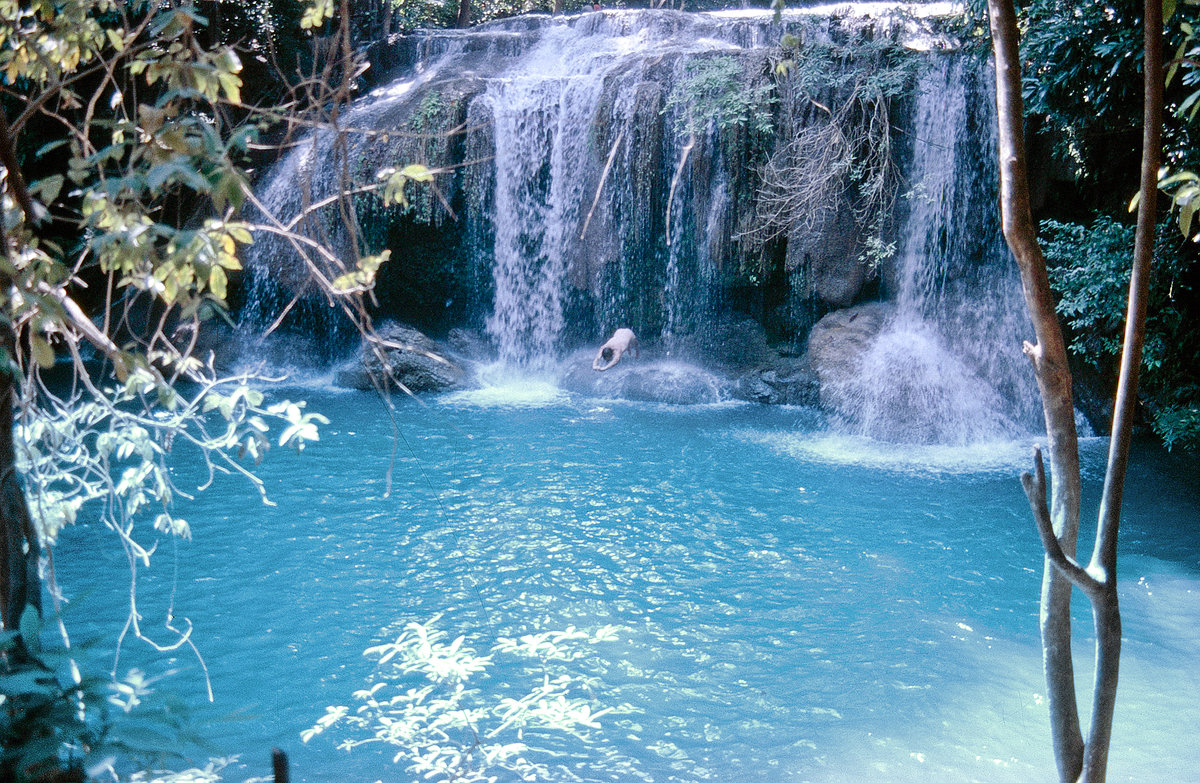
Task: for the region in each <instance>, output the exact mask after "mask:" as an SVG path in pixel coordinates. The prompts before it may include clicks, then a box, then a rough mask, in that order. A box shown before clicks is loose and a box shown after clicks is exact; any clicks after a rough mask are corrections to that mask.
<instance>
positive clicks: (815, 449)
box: [737, 430, 1033, 474]
mask: <svg viewBox="0 0 1200 783" xmlns="http://www.w3.org/2000/svg"><path fill="white" fill-rule="evenodd" d="M737 435H738V436H739V437H741V438H743V439H745V440H747V441H750V442H752V443H760V444H762V445H763V446H766V447H767V448H769V449H772V450H773V451H776V452H779V453H780V454H784V455H786V456H789V457H794V458H797V459H802V460H804V461H807V462H821V463H826V464H831V465H854V466H857V467H865V468H873V469H875V470H886V471H892V472H898V473H933V474H967V473H992V472H997V471H1006V472H1008V471H1013V472H1016V471H1023V470H1028V469H1029V466H1030V464H1031V462H1030V460H1031V457H1030V454H1031V448H1032V445H1033V440H1032V439H1030V440H994V441H984V442H980V443H974V444H971V445H968V446H944V445H914V444H907V443H906V444H899V443H886V442H883V441H877V440H873V439H871V438H866V437H862V436H858V435H841V434H832V433H788V432H763V431H745V430H744V431H742V432H739V433H737Z"/></svg>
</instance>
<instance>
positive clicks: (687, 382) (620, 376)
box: [559, 351, 730, 405]
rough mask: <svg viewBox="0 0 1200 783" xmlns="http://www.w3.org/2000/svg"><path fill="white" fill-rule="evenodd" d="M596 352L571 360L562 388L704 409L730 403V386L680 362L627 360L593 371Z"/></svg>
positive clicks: (572, 357)
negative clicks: (705, 406)
mask: <svg viewBox="0 0 1200 783" xmlns="http://www.w3.org/2000/svg"><path fill="white" fill-rule="evenodd" d="M592 356H593V354H592V352H591V351H579V352H576V353H575V354H574V355H572V356H571V357H570V358H569V359H568V360H567V366H568V367H569V369H568V370H567V374H566V375H565V376H563V378H562V380H561V381H559V385H560V386H562V388H564V389H566V390H568V391H572V392H575V393H576V394H583V395H585V396H588V397H599V398H604V399H620V400H634V401H637V402H662V403H667V404H670V405H700V404H704V403H713V402H720V401H721V400H725V399H728V398H729V396H730V394H729V382H728V381H727V380H726V379H725V378H724V377H722V376H720V375H717V374H715V373H712V372H709V371H708V370H705V369H703V368H700V367H696V366H694V365H691V364H685V363H683V362H676V361H644V360H643V361H639V360H637V359H625V360H622V361H621V363H620V364H618V365H617V366H616V367H614V368H613V369H611V370H607V371H605V372H597V371H596V370H593V369H592Z"/></svg>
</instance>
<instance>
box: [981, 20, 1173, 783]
mask: <svg viewBox="0 0 1200 783" xmlns="http://www.w3.org/2000/svg"><path fill="white" fill-rule="evenodd" d="M1145 6H1146V8H1145V14H1146V16H1145V19H1146V27H1145V112H1144V117H1143V121H1144V126H1143V137H1142V145H1143V146H1142V169H1141V183H1140V189H1139V194H1140V202H1139V208H1138V227H1137V235H1136V236H1137V239H1136V245H1135V248H1134V268H1133V273H1132V276H1131V279H1130V286H1129V304H1128V309H1127V311H1126V327H1125V342H1124V346H1123V349H1122V358H1121V374H1120V382H1119V385H1118V390H1117V397H1116V401H1115V405H1114V415H1113V429H1112V436H1111V438H1110V441H1109V454H1108V469H1107V471H1106V473H1105V478H1104V494H1103V498H1102V500H1101V505H1100V512H1099V518H1098V520H1097V527H1096V543H1095V548H1094V550H1093V552H1092V557H1091V560H1090V562H1089V563H1088V566H1087V568H1086V569H1085V568H1083V567H1082V566H1080V565H1079V564H1078V563H1077V562H1076V560H1075V546H1076V537H1077V534H1078V528H1079V494H1080V480H1079V449H1078V439H1077V436H1076V433H1075V416H1074V406H1073V404H1072V400H1071V375H1070V372H1069V370H1068V369H1067V365H1066V350H1065V347H1064V345H1063V340H1062V331H1061V329H1060V328H1059V325H1058V320H1057V318H1056V316H1055V312H1054V303H1053V299H1052V298H1051V295H1050V287H1049V284H1048V281H1047V276H1046V262H1045V258H1044V257H1043V256H1042V252H1041V248H1040V247H1039V246H1038V244H1037V239H1036V233H1035V230H1034V224H1033V218H1032V213H1031V210H1030V208H1029V186H1028V181H1027V177H1026V169H1025V144H1024V133H1023V127H1022V122H1023V117H1024V109H1023V107H1022V102H1021V72H1020V57H1019V53H1018V49H1017V40H1018V36H1017V23H1016V14H1015V12H1014V10H1013V6H1012V3H1011V0H988V11H989V15H990V19H991V31H992V42H993V46H994V48H995V53H996V105H997V114H998V117H999V123H1000V146H999V152H1000V209H1001V221H1002V223H1003V226H1004V237H1005V240H1006V241H1007V242H1008V245H1009V248H1010V249H1011V250H1012V252H1013V255H1014V256H1015V257H1016V259H1017V264H1018V266H1019V267H1020V269H1021V281H1022V286H1023V288H1024V291H1025V299H1026V304H1027V305H1028V307H1029V313H1030V317H1031V319H1032V321H1033V324H1034V331H1035V333H1036V335H1037V344H1036V345H1030V344H1029V343H1026V344H1025V353H1026V354H1027V355H1028V356H1029V357H1030V359H1031V360H1032V361H1033V366H1034V371H1035V373H1036V375H1037V381H1038V387H1039V389H1040V390H1041V392H1042V406H1043V410H1044V412H1045V417H1046V432H1047V436H1048V440H1049V445H1050V465H1051V469H1052V471H1053V479H1052V481H1053V486H1052V492H1051V504H1050V505H1049V506H1047V504H1046V499H1045V492H1046V487H1045V470H1044V467H1043V465H1042V457H1041V452H1040V450H1035V459H1034V468H1035V473H1034V474H1028V473H1027V474H1025V475H1023V476H1022V477H1021V480H1022V483H1023V484H1024V485H1025V491H1026V494H1027V495H1028V497H1029V502H1030V507H1031V509H1032V510H1033V515H1034V519H1035V521H1036V522H1037V526H1038V532H1039V534H1040V535H1041V538H1042V545H1043V548H1044V549H1045V552H1046V558H1045V563H1046V570H1045V577H1044V581H1043V590H1042V648H1043V655H1044V661H1045V667H1046V682H1047V688H1048V691H1049V695H1050V721H1051V732H1052V734H1053V742H1054V755H1055V759H1056V761H1057V764H1058V771H1059V777H1060V779H1061V780H1062V781H1064V783H1073V782H1074V781H1080V782H1081V783H1102V782H1103V781H1104V779H1105V775H1106V772H1107V765H1108V751H1109V745H1110V739H1111V736H1112V719H1113V711H1114V708H1115V705H1116V693H1117V679H1118V668H1119V662H1120V656H1121V612H1120V606H1119V603H1118V600H1117V569H1116V566H1117V528H1118V522H1119V520H1120V508H1121V497H1122V493H1123V489H1124V481H1125V469H1126V466H1127V464H1128V456H1129V444H1130V437H1131V432H1132V421H1133V413H1134V410H1135V408H1136V405H1137V381H1138V370H1139V368H1140V367H1141V361H1142V343H1143V340H1144V337H1145V320H1146V302H1147V295H1148V290H1149V287H1148V286H1149V270H1150V261H1151V256H1152V252H1153V245H1154V222H1155V217H1156V215H1155V202H1156V195H1157V188H1158V181H1157V180H1158V165H1159V159H1160V157H1161V135H1162V101H1163V70H1162V4H1161V0H1146V3H1145ZM1072 585H1073V586H1076V587H1079V588H1080V589H1081V590H1082V591H1083V592H1084V594H1085V595H1087V597H1088V600H1089V601H1090V602H1091V604H1092V616H1093V621H1094V623H1095V630H1096V675H1095V681H1094V683H1093V689H1092V719H1091V728H1090V730H1089V732H1088V738H1087V742H1086V744H1085V743H1084V742H1083V740H1082V734H1081V732H1080V728H1079V715H1078V709H1077V707H1076V705H1075V693H1074V691H1075V689H1074V671H1073V666H1072V662H1071V647H1070V645H1071V638H1070V634H1071V630H1070V594H1071V588H1072Z"/></svg>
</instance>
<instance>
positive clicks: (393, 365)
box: [334, 323, 467, 392]
mask: <svg viewBox="0 0 1200 783" xmlns="http://www.w3.org/2000/svg"><path fill="white" fill-rule="evenodd" d="M368 341H369V342H368ZM373 378H376V379H386V380H389V381H391V382H392V383H394V384H396V385H398V386H402V387H403V388H405V389H408V390H409V391H412V392H426V391H434V392H438V391H449V390H451V389H457V388H461V387H462V386H463V385H464V383H465V382H466V379H467V372H466V370H465V369H464V368H463V367H462V365H460V364H458V363H457V362H455V361H454V360H452V359H450V358H447V356H446V355H445V351H443V350H442V349H441V348H440V346H438V344H437V343H435V342H434V341H433V340H431V339H430V338H429V337H427V336H425V335H424V334H422V333H421V332H419V331H417V330H416V329H413V328H412V327H410V326H405V325H403V324H397V323H385V324H382V325H380V327H379V328H378V329H377V330H376V333H375V335H373V336H372V337H370V338H365V339H364V341H363V346H362V347H361V348H360V349H359V353H358V355H357V356H356V357H355V359H354V360H353V363H352V365H351V366H350V367H348V368H346V369H344V370H342V371H340V372H338V373H337V375H336V376H335V378H334V382H335V383H336V384H337V385H338V386H343V387H346V388H349V389H360V390H364V391H366V390H370V389H374V388H375V383H374V382H373V381H372V379H373Z"/></svg>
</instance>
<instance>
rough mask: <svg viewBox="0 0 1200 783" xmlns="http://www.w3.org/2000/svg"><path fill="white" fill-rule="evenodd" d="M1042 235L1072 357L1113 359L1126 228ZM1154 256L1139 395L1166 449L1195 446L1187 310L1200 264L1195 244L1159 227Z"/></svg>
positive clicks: (1126, 257) (1195, 338)
mask: <svg viewBox="0 0 1200 783" xmlns="http://www.w3.org/2000/svg"><path fill="white" fill-rule="evenodd" d="M1041 232H1042V239H1043V246H1044V249H1045V254H1046V260H1047V262H1048V263H1049V265H1050V268H1049V271H1050V279H1051V284H1052V285H1053V287H1054V290H1055V291H1056V292H1057V293H1058V294H1059V296H1060V297H1061V298H1060V300H1059V303H1058V312H1059V314H1060V315H1061V316H1062V317H1063V318H1064V319H1065V320H1066V322H1067V324H1068V326H1069V327H1070V330H1071V338H1072V339H1071V346H1070V347H1071V351H1072V352H1073V353H1075V354H1076V355H1077V356H1080V357H1082V358H1083V359H1085V360H1087V361H1089V362H1090V363H1092V364H1096V365H1103V364H1104V363H1107V362H1111V361H1113V360H1114V359H1115V358H1116V357H1117V356H1118V355H1119V354H1120V351H1121V339H1122V330H1123V329H1124V312H1125V302H1126V297H1127V296H1128V286H1129V274H1130V269H1131V267H1132V263H1133V250H1132V248H1133V227H1132V226H1127V225H1124V224H1121V223H1119V222H1117V221H1116V220H1113V219H1112V218H1109V217H1107V216H1103V215H1100V216H1097V217H1096V219H1095V220H1094V221H1093V222H1092V224H1091V225H1090V226H1084V225H1080V224H1076V223H1062V222H1058V221H1053V220H1047V221H1043V223H1042V225H1041ZM1154 254H1155V256H1154V267H1153V271H1152V276H1151V280H1150V300H1149V310H1148V314H1147V318H1146V342H1145V349H1144V352H1143V356H1142V367H1143V376H1142V380H1141V388H1142V396H1143V398H1144V400H1145V401H1146V403H1147V405H1148V407H1149V408H1150V412H1151V415H1152V417H1153V422H1152V423H1153V426H1154V429H1155V431H1156V432H1158V433H1159V435H1160V436H1161V437H1162V438H1163V440H1164V442H1165V443H1167V445H1168V446H1173V445H1180V446H1183V447H1185V448H1195V447H1197V446H1200V440H1198V439H1197V438H1196V437H1195V436H1196V434H1197V414H1196V408H1197V406H1198V405H1200V377H1198V376H1197V374H1196V364H1195V361H1194V357H1196V356H1198V355H1200V326H1198V325H1197V324H1196V323H1195V321H1194V320H1193V319H1192V318H1190V317H1189V312H1190V311H1189V309H1188V308H1189V306H1190V304H1191V303H1192V302H1193V301H1194V294H1195V292H1194V291H1193V289H1192V282H1191V281H1193V280H1194V279H1195V275H1196V273H1197V271H1200V264H1197V262H1196V256H1195V252H1194V246H1192V245H1191V243H1187V244H1185V243H1183V242H1181V241H1180V238H1179V235H1178V233H1177V232H1176V231H1175V230H1174V228H1172V227H1171V226H1170V224H1168V223H1165V222H1164V223H1162V224H1160V225H1159V227H1158V236H1157V241H1156V243H1155V248H1154Z"/></svg>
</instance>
